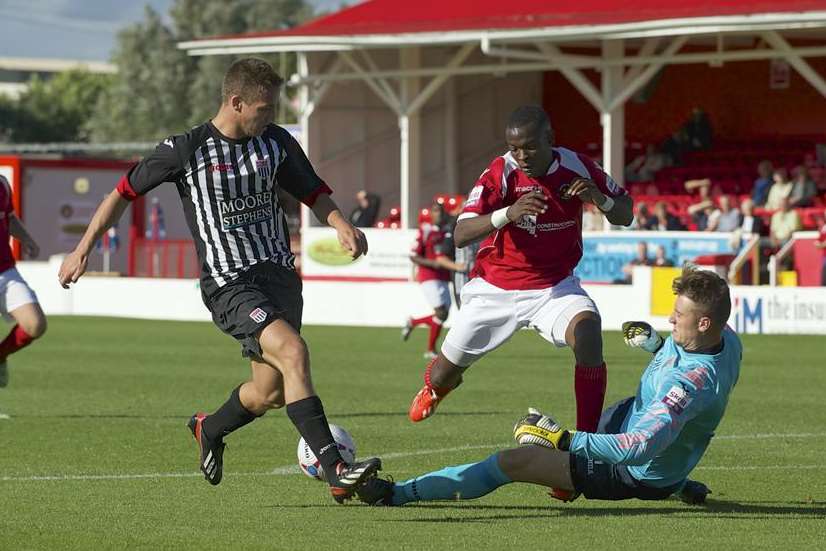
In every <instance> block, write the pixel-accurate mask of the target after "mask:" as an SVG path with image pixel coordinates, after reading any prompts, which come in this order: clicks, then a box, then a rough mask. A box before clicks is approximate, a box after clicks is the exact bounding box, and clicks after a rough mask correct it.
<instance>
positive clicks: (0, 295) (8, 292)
mask: <svg viewBox="0 0 826 551" xmlns="http://www.w3.org/2000/svg"><path fill="white" fill-rule="evenodd" d="M32 303H34V304H37V295H35V294H34V291H32V290H31V288H30V287H29V285H28V284H27V283H26V281H25V280H24V279H23V277H22V276H21V275H20V272H18V271H17V268H9V269H8V270H6V271H5V272H3V273H1V274H0V313H2V314H3V318H4V319H5V320H6V321H12V320H13V318H12V317H11V314H10V312H12V311H14V310H17V309H18V308H20V307H21V306H23V305H24V304H32Z"/></svg>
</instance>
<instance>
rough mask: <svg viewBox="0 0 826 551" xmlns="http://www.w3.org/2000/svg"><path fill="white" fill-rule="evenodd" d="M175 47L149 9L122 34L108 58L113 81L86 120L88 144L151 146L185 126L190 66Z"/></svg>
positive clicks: (188, 59)
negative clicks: (114, 72)
mask: <svg viewBox="0 0 826 551" xmlns="http://www.w3.org/2000/svg"><path fill="white" fill-rule="evenodd" d="M176 43H177V38H176V37H175V35H174V34H173V32H172V31H171V30H170V29H169V28H167V27H166V26H165V25H164V24H163V21H161V18H160V16H159V15H158V14H157V13H156V12H155V11H154V10H152V9H151V8H150V7H148V6H147V8H146V16H145V20H144V21H143V22H141V23H137V24H135V25H133V26H131V27H129V28H127V29H125V30H123V31H121V33H120V34H119V35H118V46H117V49H116V51H115V55H114V57H113V59H112V61H113V62H114V64H115V65H116V66H117V68H118V73H117V77H116V79H115V82H114V84H113V85H112V86H111V87H110V88H109V89H108V90H107V91H106V93H105V94H103V96H102V97H101V98H100V100H99V101H98V104H97V106H96V109H95V113H94V115H93V116H92V117H91V119H90V120H89V124H88V127H89V130H90V134H91V137H92V139H93V141H98V142H107V141H153V140H159V139H162V138H164V137H165V136H167V135H169V134H171V133H173V132H180V130H181V129H182V128H185V127H186V124H187V121H188V119H189V105H187V102H186V97H187V91H188V87H189V83H190V81H191V79H192V76H193V74H194V70H195V62H194V60H192V59H191V58H189V56H187V55H186V53H185V52H183V51H181V50H179V49H178V48H177V45H176Z"/></svg>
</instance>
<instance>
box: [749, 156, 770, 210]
mask: <svg viewBox="0 0 826 551" xmlns="http://www.w3.org/2000/svg"><path fill="white" fill-rule="evenodd" d="M773 169H774V167H772V163H771V161H760V164H758V165H757V175H758V177H757V179H756V180H755V181H754V187H753V188H752V189H751V200H752V201H754V204H755V205H757V206H758V207H762V206H763V205H765V204H766V199H768V198H769V189H770V188H771V187H772V170H773Z"/></svg>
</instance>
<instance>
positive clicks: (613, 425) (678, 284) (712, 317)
mask: <svg viewBox="0 0 826 551" xmlns="http://www.w3.org/2000/svg"><path fill="white" fill-rule="evenodd" d="M673 290H674V293H675V294H676V295H677V299H676V302H675V305H674V310H673V313H672V314H671V316H670V318H669V322H670V323H671V325H672V326H673V329H672V331H671V335H670V336H669V337H668V338H666V339H663V338H662V337H660V336H659V335H658V334H657V332H656V331H654V330H653V329H652V328H651V326H650V325H648V324H647V323H644V322H626V323H625V324H623V332H624V334H625V341H626V343H627V344H629V345H630V346H636V347H640V348H643V349H644V350H646V351H648V352H651V353H653V354H654V357H653V359H652V360H651V361H650V362H649V364H648V367H647V368H646V370H645V372H644V373H643V375H642V379H641V381H640V384H639V387H638V388H637V394H636V396H633V397H630V398H627V399H625V400H622V401H620V402H618V403H617V404H614V405H613V406H611V407H609V408H608V409H607V410H605V411H604V412H603V415H602V418H601V419H600V423H599V428H598V429H597V432H595V433H590V432H584V431H572V430H565V429H563V428H561V427H560V426H559V425H558V424H557V423H555V422H554V421H553V419H551V418H550V417H549V416H547V415H543V414H542V413H540V412H538V411H536V410H533V409H532V410H530V411H529V414H528V415H527V416H526V417H524V418H522V419H520V420H519V421H518V422H517V424H516V426H515V427H514V438H515V439H516V441H517V443H519V444H520V447H518V448H515V449H509V450H503V451H500V452H498V453H495V454H493V455H491V456H490V457H488V458H487V459H485V460H483V461H480V462H478V463H471V464H468V465H461V466H457V467H447V468H444V469H441V470H439V471H435V472H431V473H428V474H425V475H422V476H419V477H416V478H413V479H411V480H408V481H405V482H402V483H396V484H393V483H392V482H390V481H386V480H382V479H379V478H373V479H372V480H371V481H369V482H368V483H367V484H366V485H365V486H364V487H363V488H362V490H361V491H360V492H359V497H360V498H361V500H362V501H364V502H366V503H369V504H371V505H402V504H404V503H408V502H412V501H429V500H444V499H473V498H477V497H480V496H483V495H485V494H487V493H489V492H491V491H493V490H495V489H496V488H498V487H499V486H502V485H504V484H508V483H510V482H530V483H533V484H539V485H542V486H547V487H549V488H557V489H562V490H569V491H572V492H575V494H574V496H576V495H579V494H582V495H584V496H585V497H586V498H588V499H608V500H619V499H630V498H637V499H654V500H656V499H665V498H667V497H669V496H670V495H672V494H678V495H680V496H681V497H683V498H684V500H686V501H693V502H702V501H703V500H704V499H705V494H706V493H708V490H707V488H705V486H703V485H702V484H699V483H695V482H691V481H688V479H687V477H688V475H689V473H690V472H691V470H692V469H693V468H694V467H695V466H696V465H697V463H698V462H699V461H700V458H701V457H702V456H703V453H704V452H705V450H706V448H707V447H708V445H709V442H710V441H711V438H712V436H713V435H714V431H715V429H716V428H717V425H718V424H719V423H720V420H721V419H722V418H723V413H724V412H725V409H726V404H727V403H728V398H729V393H730V392H731V390H732V388H733V387H734V385H735V383H736V382H737V377H738V375H739V372H740V358H741V353H742V347H741V344H740V340H739V339H738V338H737V335H736V334H735V333H734V331H732V330H731V329H730V328H728V327H727V326H726V322H727V320H728V318H729V314H730V311H731V300H730V298H729V290H728V285H727V284H726V282H725V281H724V280H723V279H722V278H720V277H719V276H717V275H716V274H715V273H713V272H709V271H700V270H696V269H694V268H691V267H688V268H686V269H684V270H683V273H682V274H681V276H680V277H677V278H676V279H675V280H674V282H673Z"/></svg>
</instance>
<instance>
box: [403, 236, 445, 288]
mask: <svg viewBox="0 0 826 551" xmlns="http://www.w3.org/2000/svg"><path fill="white" fill-rule="evenodd" d="M452 238H453V234H452V233H451V232H450V231H448V230H447V229H446V228H443V227H439V226H435V225H433V224H429V223H425V224H422V225H421V226H420V227H419V233H417V234H416V243H415V244H414V246H413V250H412V251H411V253H412V254H414V255H416V256H421V257H423V258H426V259H428V260H435V259H436V257H437V256H447V257H452V256H453V254H452V250H449V249H452V248H453V241H452ZM417 268H418V270H416V281H418V282H424V281H431V280H434V279H436V280H440V281H450V271H449V270H445V269H444V268H438V269H436V268H428V267H427V266H417Z"/></svg>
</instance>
